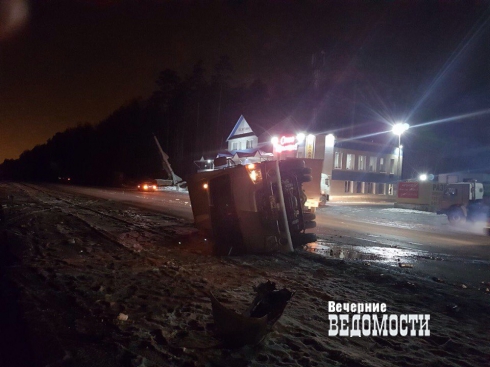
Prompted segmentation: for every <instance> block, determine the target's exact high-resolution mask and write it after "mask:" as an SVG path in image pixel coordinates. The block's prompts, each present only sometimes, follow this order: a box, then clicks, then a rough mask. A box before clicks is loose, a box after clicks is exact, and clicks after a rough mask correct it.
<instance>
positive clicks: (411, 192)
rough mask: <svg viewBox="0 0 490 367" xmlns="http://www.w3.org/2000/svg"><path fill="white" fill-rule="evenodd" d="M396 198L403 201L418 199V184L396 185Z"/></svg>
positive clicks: (403, 183)
mask: <svg viewBox="0 0 490 367" xmlns="http://www.w3.org/2000/svg"><path fill="white" fill-rule="evenodd" d="M398 197H399V198H405V199H418V198H419V183H418V182H400V183H398Z"/></svg>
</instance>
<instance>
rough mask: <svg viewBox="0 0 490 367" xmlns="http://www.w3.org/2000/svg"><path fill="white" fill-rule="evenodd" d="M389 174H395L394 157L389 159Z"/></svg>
mask: <svg viewBox="0 0 490 367" xmlns="http://www.w3.org/2000/svg"><path fill="white" fill-rule="evenodd" d="M390 174H392V175H394V174H395V159H394V158H391V159H390ZM390 195H391V194H390Z"/></svg>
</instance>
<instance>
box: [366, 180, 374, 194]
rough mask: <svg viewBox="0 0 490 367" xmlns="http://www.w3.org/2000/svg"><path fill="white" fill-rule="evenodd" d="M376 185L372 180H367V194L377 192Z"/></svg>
mask: <svg viewBox="0 0 490 367" xmlns="http://www.w3.org/2000/svg"><path fill="white" fill-rule="evenodd" d="M374 190H375V185H374V184H373V183H372V182H366V194H374V193H375V191H374Z"/></svg>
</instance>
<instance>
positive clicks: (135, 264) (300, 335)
mask: <svg viewBox="0 0 490 367" xmlns="http://www.w3.org/2000/svg"><path fill="white" fill-rule="evenodd" d="M9 195H11V196H13V200H10V199H9V198H8V196H9ZM0 203H1V204H2V213H3V214H0V219H1V221H0V231H1V233H0V241H1V243H0V246H1V248H2V251H1V253H2V254H4V255H5V256H6V254H7V253H11V254H12V255H13V256H14V257H13V258H12V259H11V261H9V262H6V261H4V262H3V264H2V275H3V277H2V279H3V282H2V286H3V285H4V284H5V287H8V289H9V295H11V296H12V295H14V296H15V297H14V296H12V297H11V298H10V300H11V301H16V299H18V305H19V307H11V306H9V305H11V303H8V302H7V301H8V299H7V298H6V297H2V302H1V303H2V308H1V310H2V312H3V317H2V318H0V322H1V323H2V324H4V325H7V326H10V327H9V328H8V330H9V331H10V332H11V333H14V332H19V333H20V332H22V336H23V337H25V338H27V340H28V341H29V343H25V344H24V346H23V347H22V348H21V347H18V348H14V347H10V348H8V347H6V345H5V344H4V343H3V349H1V350H0V351H1V352H3V353H5V352H6V351H7V348H8V349H9V351H10V353H9V354H10V358H13V360H10V363H9V365H11V366H15V365H26V366H27V365H48V364H51V365H63V364H65V363H66V365H71V366H98V365H100V366H102V365H103V366H111V365H113V366H122V365H130V366H206V365H208V366H247V365H250V366H263V365H271V366H276V365H277V366H281V365H282V366H329V365H349V366H404V365H407V366H412V365H413V366H415V365H417V366H420V365H424V366H425V365H433V366H441V365H445V366H461V365H468V366H479V365H481V366H483V365H487V363H488V360H489V359H488V358H489V356H490V343H489V341H490V333H489V331H488V330H490V315H489V311H490V307H489V301H490V295H489V294H488V293H486V292H477V291H474V290H471V291H470V290H469V289H455V288H454V287H450V286H448V285H446V284H442V283H437V282H430V281H421V280H420V279H414V278H412V277H411V276H410V275H409V274H400V273H381V272H380V271H379V269H372V267H370V266H366V265H364V264H365V263H360V262H357V263H354V262H345V261H339V260H333V259H325V258H321V257H318V256H315V255H311V254H308V253H303V252H298V253H295V254H291V255H282V254H276V255H271V256H242V257H224V258H217V257H213V256H211V255H210V245H209V241H205V239H204V238H202V237H200V236H199V235H198V234H197V233H196V231H195V230H194V228H193V226H192V224H191V223H188V222H184V221H181V220H176V219H174V218H171V217H168V216H165V215H161V214H155V213H152V212H149V211H145V210H143V209H137V208H133V207H129V206H127V205H124V204H118V203H115V202H109V201H105V200H95V199H88V198H85V197H83V196H76V195H70V194H66V193H55V194H54V195H53V192H48V191H46V192H41V191H38V190H37V189H36V188H35V187H28V186H23V185H17V184H0ZM7 250H8V251H7ZM4 259H5V257H4ZM266 280H271V281H273V282H276V283H277V285H278V287H286V288H288V289H290V290H294V291H296V294H295V296H294V297H293V299H292V301H291V302H290V304H289V305H288V306H287V307H286V310H285V312H284V314H283V316H282V318H281V319H280V320H279V322H278V323H277V324H276V325H275V328H274V330H273V331H272V332H271V333H270V334H269V335H268V337H267V339H266V340H265V341H264V342H263V343H262V344H261V345H258V346H247V347H243V348H239V349H234V350H230V349H224V348H221V347H220V344H219V343H220V341H219V340H217V339H216V338H215V337H214V326H213V319H212V315H211V304H210V301H209V299H208V297H207V291H212V292H213V293H214V294H215V295H217V297H218V298H219V299H220V300H221V301H222V302H223V303H224V304H225V305H227V306H228V307H231V308H235V309H236V310H240V311H241V310H244V309H245V308H246V307H247V306H248V304H249V303H250V302H251V301H252V298H253V291H252V287H253V286H254V285H257V284H259V283H260V282H263V281H266ZM5 294H7V293H5ZM2 295H3V294H2ZM328 301H337V302H352V303H358V302H362V303H365V302H384V303H386V304H387V307H388V312H389V313H394V314H402V313H403V314H414V313H415V314H430V315H431V319H430V323H429V326H430V330H431V336H429V337H401V336H398V337H372V336H371V337H362V338H357V337H354V338H344V337H329V336H328V328H329V327H328V320H327V317H328V308H327V305H328ZM18 310H21V311H20V312H18V313H17V311H18ZM8 316H18V317H17V318H15V317H10V318H9V317H8ZM126 316H127V320H125V318H126ZM13 321H15V323H14V322H13ZM18 323H21V324H22V328H21V329H19V328H17V327H16V325H17V324H18ZM10 337H11V338H10V340H11V341H12V342H14V343H17V344H18V343H19V342H21V341H22V340H23V339H22V338H20V337H19V338H17V337H15V335H13V334H11V335H10ZM4 349H5V350H4ZM16 362H18V363H17V364H16Z"/></svg>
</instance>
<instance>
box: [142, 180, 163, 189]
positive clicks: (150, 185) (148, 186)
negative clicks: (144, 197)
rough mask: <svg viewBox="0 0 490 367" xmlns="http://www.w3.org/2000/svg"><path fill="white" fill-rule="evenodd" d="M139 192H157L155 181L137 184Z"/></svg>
mask: <svg viewBox="0 0 490 367" xmlns="http://www.w3.org/2000/svg"><path fill="white" fill-rule="evenodd" d="M138 190H139V191H158V184H157V181H156V180H149V181H144V182H141V183H139V184H138Z"/></svg>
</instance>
